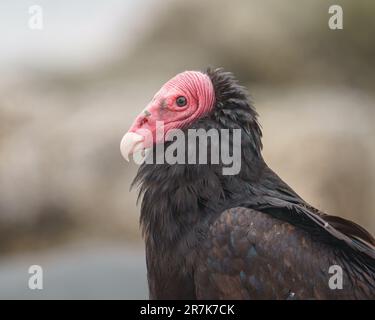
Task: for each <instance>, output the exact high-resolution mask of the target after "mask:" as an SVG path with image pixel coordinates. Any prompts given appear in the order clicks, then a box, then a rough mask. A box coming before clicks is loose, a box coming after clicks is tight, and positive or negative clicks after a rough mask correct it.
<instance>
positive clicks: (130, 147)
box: [120, 132, 145, 161]
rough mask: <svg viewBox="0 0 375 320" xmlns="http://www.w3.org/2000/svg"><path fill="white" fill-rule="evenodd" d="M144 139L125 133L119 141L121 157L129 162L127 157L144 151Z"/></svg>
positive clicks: (132, 133) (135, 134)
mask: <svg viewBox="0 0 375 320" xmlns="http://www.w3.org/2000/svg"><path fill="white" fill-rule="evenodd" d="M144 139H145V138H144V137H143V136H141V135H139V134H137V133H135V132H127V133H126V134H125V135H124V137H123V138H122V140H121V144H120V150H121V154H122V156H123V157H124V158H125V160H126V161H129V156H130V155H131V154H134V153H135V152H137V151H139V150H142V149H144Z"/></svg>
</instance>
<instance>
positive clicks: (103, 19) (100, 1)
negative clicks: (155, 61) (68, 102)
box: [0, 0, 155, 71]
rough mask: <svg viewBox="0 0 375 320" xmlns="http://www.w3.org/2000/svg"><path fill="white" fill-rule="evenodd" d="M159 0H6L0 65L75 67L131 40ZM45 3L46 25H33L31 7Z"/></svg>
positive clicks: (1, 11) (0, 12)
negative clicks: (30, 26) (40, 27)
mask: <svg viewBox="0 0 375 320" xmlns="http://www.w3.org/2000/svg"><path fill="white" fill-rule="evenodd" d="M154 2H155V0H105V1H104V0H64V1H61V0H60V1H59V0H34V1H32V0H17V1H14V0H1V2H0V39H1V41H0V52H1V54H0V70H1V71H3V70H5V71H9V70H16V69H19V68H22V67H24V66H32V67H39V66H42V67H52V68H69V67H72V68H75V67H77V66H83V67H84V66H90V64H92V63H95V61H97V59H103V58H104V59H105V58H108V57H110V56H108V55H110V54H112V53H113V52H114V51H115V50H114V49H113V48H114V47H115V46H116V45H125V46H126V45H127V44H129V45H131V43H132V41H133V40H134V38H135V36H136V35H137V34H138V32H139V28H141V27H142V23H143V21H147V19H143V17H144V16H145V15H147V14H148V13H149V12H152V10H151V5H152V4H153V3H154ZM32 5H39V6H41V7H42V8H43V21H44V28H43V30H31V29H30V28H29V19H30V16H31V15H30V13H29V7H30V6H32Z"/></svg>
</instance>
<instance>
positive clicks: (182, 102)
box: [176, 96, 187, 107]
mask: <svg viewBox="0 0 375 320" xmlns="http://www.w3.org/2000/svg"><path fill="white" fill-rule="evenodd" d="M176 103H177V105H178V106H179V107H184V106H186V104H187V100H186V98H185V97H183V96H179V97H178V98H177V99H176Z"/></svg>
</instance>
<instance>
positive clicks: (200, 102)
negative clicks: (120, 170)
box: [120, 68, 262, 160]
mask: <svg viewBox="0 0 375 320" xmlns="http://www.w3.org/2000/svg"><path fill="white" fill-rule="evenodd" d="M197 124H198V125H197ZM199 124H201V125H199ZM194 125H195V127H197V126H198V127H201V128H202V127H203V128H205V129H210V128H216V129H234V128H239V129H242V130H245V132H247V133H250V134H251V137H252V147H253V150H254V151H256V152H257V153H259V154H260V149H261V147H262V145H261V130H260V127H259V124H258V122H257V113H256V111H255V109H254V108H253V107H252V106H251V105H250V103H249V97H248V95H247V92H246V90H245V89H244V88H243V87H242V86H240V85H239V84H238V83H237V80H236V79H235V78H234V77H233V75H232V74H231V73H229V72H225V71H223V70H222V69H221V68H219V69H208V70H207V71H206V72H200V71H185V72H182V73H180V74H178V75H176V76H175V77H173V78H172V79H170V80H169V81H168V82H167V83H165V84H164V85H163V86H162V87H161V89H160V90H159V91H158V92H157V93H156V94H155V95H154V97H153V98H152V100H151V102H150V103H149V104H148V105H147V106H146V108H145V109H144V110H143V111H142V112H141V113H140V114H139V115H138V116H137V117H136V119H135V120H134V122H133V124H132V125H131V127H130V129H129V130H128V132H127V133H126V134H125V135H124V137H123V139H122V141H121V147H120V148H121V153H122V155H123V157H124V158H125V159H126V160H129V156H130V155H132V154H134V153H136V152H139V151H144V150H146V149H148V148H151V147H153V146H154V145H155V144H158V143H163V142H165V141H166V137H167V136H168V133H169V132H171V131H172V130H174V129H186V128H189V127H192V126H194ZM161 128H162V129H161Z"/></svg>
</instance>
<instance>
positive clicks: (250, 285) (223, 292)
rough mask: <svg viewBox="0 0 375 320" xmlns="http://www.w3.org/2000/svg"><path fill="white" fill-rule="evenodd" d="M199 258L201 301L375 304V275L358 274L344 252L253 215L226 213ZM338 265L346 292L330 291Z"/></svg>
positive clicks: (198, 292)
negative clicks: (371, 301) (354, 301)
mask: <svg viewBox="0 0 375 320" xmlns="http://www.w3.org/2000/svg"><path fill="white" fill-rule="evenodd" d="M199 255H200V259H198V261H200V263H199V265H197V266H196V270H195V273H194V281H195V287H196V295H197V298H198V299H366V298H375V277H374V274H369V273H368V272H369V271H368V270H360V271H361V272H358V270H357V269H356V270H354V269H355V268H354V267H353V270H352V265H351V261H348V260H347V259H346V256H345V255H343V254H342V252H341V251H340V250H339V249H338V248H335V247H331V246H329V245H328V244H326V243H320V242H317V241H315V240H313V238H312V236H311V235H310V234H309V233H308V232H306V231H303V230H301V229H300V228H297V227H295V226H293V225H291V224H289V223H287V222H284V221H281V220H279V219H276V218H273V217H272V216H270V215H268V214H265V213H262V212H259V211H255V210H252V209H247V208H234V209H230V210H226V211H224V212H223V213H222V214H221V215H220V217H219V218H218V219H217V220H216V221H215V223H214V224H213V225H212V226H211V227H210V229H209V232H208V235H207V239H206V240H205V242H204V243H203V244H202V248H201V250H200V253H199ZM332 265H339V266H341V267H342V268H343V270H344V273H343V289H342V290H331V289H330V287H329V279H330V277H331V276H332V274H330V273H329V268H330V266H332ZM357 267H358V266H357ZM362 271H363V272H362Z"/></svg>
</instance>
